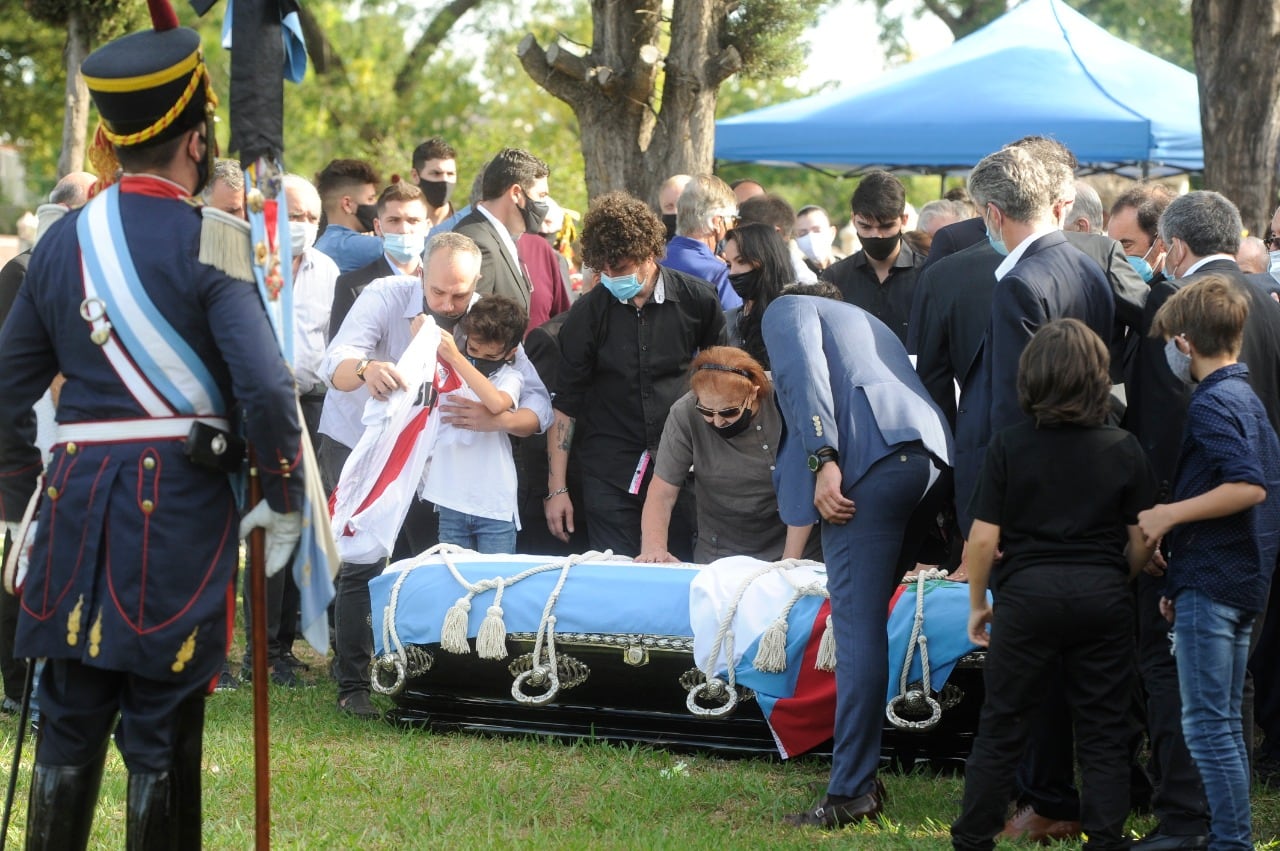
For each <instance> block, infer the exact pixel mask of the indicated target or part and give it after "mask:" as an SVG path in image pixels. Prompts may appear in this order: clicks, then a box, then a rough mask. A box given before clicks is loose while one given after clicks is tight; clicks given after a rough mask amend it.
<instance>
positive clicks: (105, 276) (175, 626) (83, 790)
mask: <svg viewBox="0 0 1280 851" xmlns="http://www.w3.org/2000/svg"><path fill="white" fill-rule="evenodd" d="M150 5H151V8H152V19H153V24H154V25H155V29H154V30H149V31H145V32H138V33H134V34H131V35H128V36H125V37H123V38H121V39H118V40H117V41H114V42H112V43H110V44H107V45H105V46H103V47H102V48H100V49H98V50H97V51H95V52H94V53H92V54H91V55H90V56H89V57H88V58H87V59H86V60H85V62H84V64H83V65H82V67H81V72H82V74H83V76H84V78H85V82H86V83H87V84H88V87H89V91H90V94H91V95H92V97H93V100H94V103H95V105H96V106H97V108H98V112H99V114H100V116H101V119H102V123H101V125H100V126H99V128H98V131H97V136H96V139H95V144H94V151H93V153H92V154H91V159H92V160H93V162H94V165H95V166H97V168H98V172H99V175H100V176H101V178H102V180H101V182H100V184H99V187H98V191H97V194H96V196H95V197H94V198H93V199H92V200H91V201H90V202H89V203H88V204H87V205H86V206H85V207H84V208H82V209H81V210H79V211H76V212H72V213H70V214H68V215H67V216H66V217H65V218H64V219H63V220H62V221H61V222H59V223H57V224H56V225H55V226H54V227H53V228H52V229H51V230H50V231H49V233H48V234H47V235H46V236H45V238H44V240H43V241H42V242H41V243H40V246H39V248H38V250H37V251H36V252H35V254H34V255H33V257H32V259H31V264H30V268H29V271H28V274H27V278H26V282H25V285H24V286H23V288H22V290H21V291H20V293H19V295H18V299H17V303H16V304H15V305H14V307H13V311H12V313H11V315H10V317H9V321H8V322H7V323H6V324H5V326H4V329H3V332H2V333H0V358H2V359H3V362H4V364H5V369H4V370H3V371H2V372H3V374H2V375H0V458H3V457H7V452H8V450H9V448H10V447H11V446H12V445H14V444H15V442H16V441H20V440H21V436H20V428H19V427H20V425H21V422H22V418H23V417H24V416H25V415H26V414H27V412H29V411H30V409H31V405H32V403H33V402H35V400H36V399H37V398H38V397H39V396H40V394H41V393H42V392H43V391H44V389H45V388H46V387H48V386H49V382H50V380H51V379H52V378H53V376H54V375H55V374H57V373H58V372H61V373H62V374H63V375H65V376H66V384H65V386H64V387H63V390H62V397H61V402H60V405H59V408H58V415H57V419H58V426H57V437H56V442H55V445H54V447H53V453H52V459H51V460H50V462H49V465H48V467H47V469H46V473H45V478H44V482H43V489H42V495H41V504H40V506H39V510H38V515H37V516H38V521H37V525H36V528H35V531H34V533H33V535H32V538H31V540H32V545H31V546H32V549H31V555H30V570H29V573H28V575H27V577H26V579H25V584H24V585H23V587H22V598H21V607H22V610H21V615H20V621H19V626H18V635H17V653H18V655H20V656H24V657H30V658H35V657H47V658H48V663H47V666H46V668H45V671H44V674H43V677H42V679H41V682H40V689H39V700H40V709H41V713H42V722H41V726H40V731H39V740H38V745H37V751H36V764H35V770H34V777H33V779H32V783H31V798H30V806H29V810H28V817H27V838H26V842H27V848H28V849H60V851H65V849H83V848H85V847H86V845H87V843H88V837H89V832H90V828H91V824H92V819H93V809H94V804H95V801H96V799H97V796H98V786H99V781H100V779H101V776H102V767H103V761H104V757H105V753H106V745H107V741H108V739H109V737H110V736H111V734H112V732H113V731H114V733H115V742H116V747H117V748H118V749H119V751H120V754H121V756H122V757H123V760H124V763H125V766H126V767H127V768H128V772H129V784H128V817H127V832H128V841H127V847H128V848H130V849H135V848H136V849H144V848H145V849H161V848H163V849H173V848H183V849H190V848H198V847H199V846H200V759H201V739H202V731H203V725H204V701H205V697H206V695H207V693H208V692H209V691H210V689H211V686H212V684H213V681H214V679H215V678H216V676H217V674H218V672H219V670H220V669H221V666H222V660H223V659H225V658H226V652H227V640H228V634H229V629H228V626H229V611H228V605H229V603H230V601H232V600H233V599H234V597H233V594H234V587H235V584H234V579H235V574H236V569H237V559H238V545H237V540H238V537H239V533H238V527H239V526H240V523H241V521H240V516H239V512H238V510H237V504H236V498H235V494H234V492H233V489H232V485H231V484H230V481H229V478H228V473H230V472H238V471H239V470H240V462H241V459H242V457H243V446H244V442H243V441H242V440H241V439H240V438H239V437H237V436H236V433H235V431H236V429H235V425H234V424H235V423H236V422H238V421H240V420H241V419H243V422H244V423H245V424H246V426H245V427H246V431H247V434H246V437H247V438H248V441H249V442H250V443H251V444H253V446H254V447H255V449H256V450H257V456H258V459H259V466H260V468H262V471H263V489H264V491H265V494H266V501H267V503H268V505H269V508H270V509H271V511H270V512H268V511H267V510H266V508H261V509H258V510H257V511H256V512H255V517H259V518H262V522H261V523H259V525H263V526H265V527H266V528H267V548H268V551H269V552H275V558H274V560H273V559H272V557H271V556H269V557H268V571H270V570H271V568H272V567H273V566H274V567H276V568H277V569H278V567H279V566H280V565H282V564H283V562H284V560H285V557H287V551H288V549H290V548H291V546H292V541H296V540H297V535H298V531H297V530H298V529H299V528H300V515H299V514H298V512H297V508H298V507H299V506H300V505H301V491H302V485H303V480H302V477H301V475H298V472H300V471H298V453H299V423H298V419H297V416H296V413H295V412H296V409H297V405H296V403H295V396H294V387H293V380H292V377H291V375H290V373H289V370H288V368H287V366H286V365H285V363H284V361H283V360H282V358H281V356H280V352H279V348H278V346H277V344H276V341H275V338H274V336H273V334H272V330H271V326H270V324H269V322H268V319H267V314H266V311H265V310H264V308H263V305H262V303H261V301H260V300H259V296H258V294H257V292H256V290H255V288H254V286H253V284H251V283H248V282H246V281H244V280H239V279H236V278H234V277H232V276H230V275H228V274H226V273H224V272H222V271H220V270H219V268H215V266H213V265H209V263H207V262H202V261H204V260H205V258H206V257H208V258H209V259H210V260H213V258H214V257H215V255H216V254H217V253H218V251H219V250H221V251H222V252H223V253H224V254H226V253H227V252H228V251H229V250H230V249H229V248H228V246H227V244H226V243H225V241H224V242H223V243H222V244H221V245H220V246H211V243H213V242H215V240H214V239H213V235H214V232H215V231H218V230H219V229H218V227H217V226H216V225H214V226H211V225H210V224H209V220H210V219H211V218H216V217H211V216H210V215H209V214H208V213H206V214H205V215H204V216H203V217H202V213H201V210H200V209H199V208H198V207H197V206H196V205H195V203H194V202H193V201H192V200H191V196H192V195H194V194H195V193H197V192H199V191H200V189H201V187H202V186H203V184H204V183H205V182H206V180H207V179H208V175H209V167H210V164H211V163H212V162H213V150H212V149H213V146H214V144H215V141H214V137H213V117H212V116H213V109H214V106H215V105H216V98H215V95H214V93H213V90H212V86H211V83H210V79H209V74H208V71H207V70H206V68H205V63H204V61H203V58H202V54H201V49H200V39H199V37H198V36H197V34H196V33H195V32H194V31H193V30H191V29H187V28H182V27H179V26H178V22H177V18H176V16H175V15H174V13H173V10H172V8H170V7H169V6H168V0H151V3H150ZM117 162H118V166H117V165H116V163H117ZM117 169H119V170H117ZM202 221H203V223H202ZM225 233H226V230H225V224H223V228H222V231H221V232H220V234H219V235H220V236H222V237H223V238H224V240H225ZM242 245H243V249H244V251H245V253H246V254H247V253H248V250H249V249H248V238H247V237H244V238H243V243H242ZM290 539H292V540H290ZM281 549H283V550H284V551H285V557H281V556H280V555H279V552H278V550H281Z"/></svg>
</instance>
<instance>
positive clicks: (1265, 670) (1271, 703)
mask: <svg viewBox="0 0 1280 851" xmlns="http://www.w3.org/2000/svg"><path fill="white" fill-rule="evenodd" d="M1253 640H1254V646H1253V652H1252V655H1251V656H1250V657H1249V671H1250V672H1251V673H1252V674H1253V689H1254V693H1253V720H1254V723H1255V724H1257V725H1258V727H1259V728H1260V729H1261V730H1262V734H1263V740H1262V746H1261V747H1260V748H1258V749H1257V754H1258V756H1259V757H1262V758H1266V759H1269V760H1278V759H1280V582H1276V581H1274V580H1273V581H1272V583H1271V592H1270V594H1269V595H1268V598H1267V608H1266V611H1264V612H1263V613H1262V614H1261V615H1259V620H1257V621H1255V622H1254V624H1253ZM5 689H6V691H7V690H8V679H7V678H6V679H5ZM1250 732H1251V731H1250V730H1249V728H1248V727H1246V728H1245V735H1246V738H1247V737H1248V734H1249V733H1250Z"/></svg>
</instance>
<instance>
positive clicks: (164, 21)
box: [147, 0, 178, 32]
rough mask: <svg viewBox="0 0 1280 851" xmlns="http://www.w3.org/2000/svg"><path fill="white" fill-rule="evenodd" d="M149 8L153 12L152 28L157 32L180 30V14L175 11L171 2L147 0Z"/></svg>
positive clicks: (166, 0)
mask: <svg viewBox="0 0 1280 851" xmlns="http://www.w3.org/2000/svg"><path fill="white" fill-rule="evenodd" d="M147 8H148V9H149V10H150V11H151V26H152V28H153V29H155V31H156V32H165V31H166V30H176V29H177V28H178V13H177V12H175V11H173V5H172V4H171V3H170V2H169V0H147Z"/></svg>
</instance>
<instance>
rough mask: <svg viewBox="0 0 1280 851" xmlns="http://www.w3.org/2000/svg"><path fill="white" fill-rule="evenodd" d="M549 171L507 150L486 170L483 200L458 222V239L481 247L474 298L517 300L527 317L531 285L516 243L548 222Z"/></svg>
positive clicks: (535, 160) (526, 155) (530, 156)
mask: <svg viewBox="0 0 1280 851" xmlns="http://www.w3.org/2000/svg"><path fill="white" fill-rule="evenodd" d="M550 174H551V169H550V168H549V167H548V166H547V164H546V163H544V162H543V161H542V160H540V159H538V158H537V157H535V156H533V154H530V153H529V152H527V151H522V150H519V149H517V148H503V149H502V150H501V151H499V152H498V154H497V156H495V157H494V158H493V159H492V160H490V161H489V164H488V165H487V166H485V169H484V175H483V177H482V178H481V181H480V194H481V200H480V202H479V203H477V204H476V206H475V209H474V210H472V211H471V213H470V215H468V216H466V217H465V218H463V219H462V221H460V222H458V224H457V226H456V227H454V229H453V230H454V232H455V233H461V234H465V235H466V236H469V237H471V238H472V239H473V240H474V241H475V243H476V245H478V246H480V257H481V260H480V280H479V282H478V283H477V284H476V292H477V293H479V294H481V295H488V294H489V293H497V294H498V295H504V296H507V297H508V298H512V299H515V300H516V302H518V303H519V304H520V305H521V306H522V307H523V308H524V310H525V312H526V313H528V312H529V297H530V294H531V293H532V292H533V283H532V281H530V279H529V275H528V273H527V272H526V271H525V269H524V264H523V263H522V262H521V261H520V253H519V252H518V251H517V250H516V242H517V241H518V240H519V239H520V236H521V235H522V234H523V233H525V232H526V231H528V232H530V233H538V231H539V228H540V227H541V226H542V220H543V219H544V218H546V216H547V197H548V194H549V192H548V188H547V178H548V177H549V176H550Z"/></svg>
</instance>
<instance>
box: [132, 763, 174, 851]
mask: <svg viewBox="0 0 1280 851" xmlns="http://www.w3.org/2000/svg"><path fill="white" fill-rule="evenodd" d="M174 809H175V808H174V803H173V779H172V777H171V775H170V772H168V771H151V772H146V773H143V772H136V773H133V772H131V773H130V774H129V809H128V812H127V815H126V827H125V829H126V834H125V846H124V847H125V848H126V849H127V851H170V849H178V848H181V847H182V846H181V845H179V844H178V842H177V836H178V834H177V828H178V820H177V818H176V817H175V814H174Z"/></svg>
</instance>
